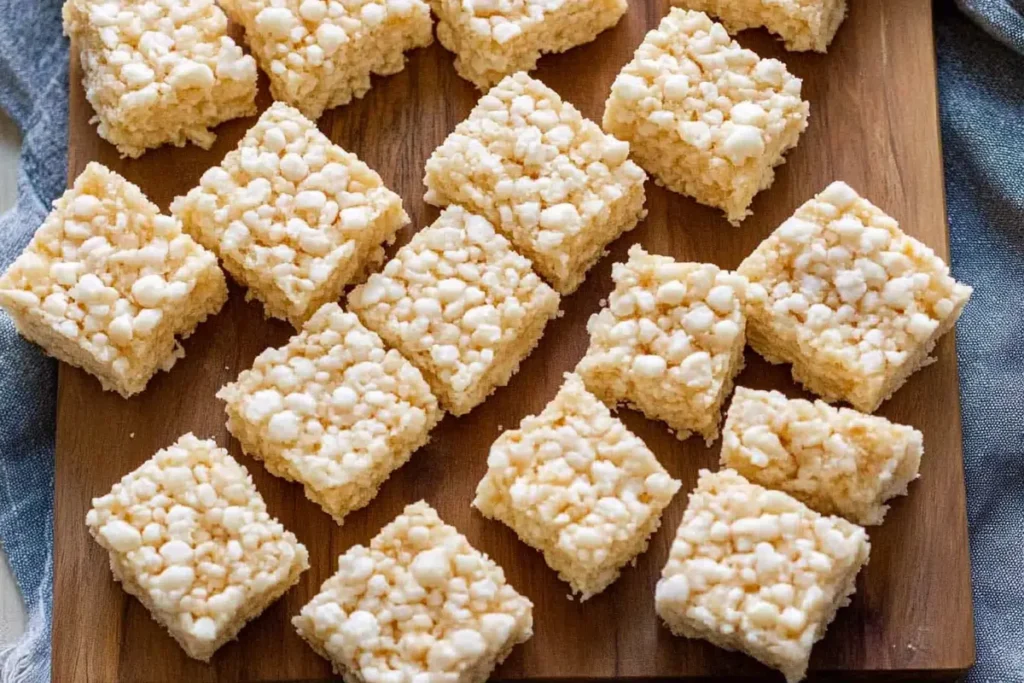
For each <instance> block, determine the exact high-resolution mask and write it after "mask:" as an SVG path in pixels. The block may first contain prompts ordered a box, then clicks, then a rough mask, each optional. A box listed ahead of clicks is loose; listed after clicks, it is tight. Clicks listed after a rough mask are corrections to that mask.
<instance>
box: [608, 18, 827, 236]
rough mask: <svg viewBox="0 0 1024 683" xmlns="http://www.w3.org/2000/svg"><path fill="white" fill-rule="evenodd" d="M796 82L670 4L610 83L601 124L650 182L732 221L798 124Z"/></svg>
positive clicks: (763, 183)
mask: <svg viewBox="0 0 1024 683" xmlns="http://www.w3.org/2000/svg"><path fill="white" fill-rule="evenodd" d="M801 85H802V81H801V80H800V79H799V78H796V77H795V76H793V75H792V74H790V73H789V71H788V70H787V69H786V66H785V65H784V64H783V63H782V62H780V61H779V60H777V59H761V58H760V57H758V56H757V54H756V53H754V52H752V51H751V50H744V49H743V48H742V47H740V45H739V44H738V43H736V41H734V40H732V39H731V38H729V34H728V33H727V32H726V30H725V28H724V27H722V25H721V24H716V23H714V22H712V21H711V20H710V19H708V17H707V15H706V14H703V13H701V12H686V11H683V10H681V9H678V8H676V9H673V10H672V11H671V12H669V14H668V16H666V17H665V18H664V19H663V20H662V21H661V24H660V25H659V26H658V28H657V29H655V30H653V31H651V32H650V33H648V34H647V37H646V38H645V39H644V42H643V43H642V44H641V45H640V47H639V48H637V50H636V54H635V55H634V56H633V61H631V62H630V63H629V64H627V65H626V66H625V67H623V69H622V72H621V73H620V74H619V76H618V78H616V79H615V83H614V84H613V85H612V92H611V95H610V96H609V97H608V101H607V102H606V103H605V110H604V121H603V125H604V129H605V130H606V131H608V132H609V133H611V134H612V135H614V136H615V137H617V138H620V139H622V140H626V141H628V142H629V144H630V149H631V150H632V153H633V158H634V159H636V160H637V161H638V162H639V164H640V165H641V166H643V167H644V168H645V169H646V170H647V172H648V173H650V174H651V175H652V176H654V179H655V181H656V182H657V183H658V184H659V185H664V186H665V187H667V188H668V189H670V190H672V191H673V192H679V193H682V194H685V195H689V196H691V197H693V198H694V199H696V200H697V201H698V202H700V203H701V204H706V205H708V206H712V207H716V208H719V209H721V210H722V211H724V212H725V214H726V218H728V220H729V222H730V223H732V224H733V225H739V223H740V222H741V221H742V220H743V219H744V218H746V217H747V216H749V215H750V203H751V202H752V201H753V200H754V195H756V194H757V193H758V192H760V191H761V190H764V189H767V188H768V187H769V186H770V185H771V184H772V181H773V180H774V179H775V170H774V169H775V167H776V166H778V165H779V164H782V163H784V162H785V159H784V158H783V155H784V154H785V153H786V152H787V151H788V150H789V149H790V148H792V147H795V146H796V144H797V141H798V140H799V139H800V134H801V133H802V132H803V131H804V129H805V128H807V117H808V113H809V107H810V105H808V103H807V102H806V101H804V100H803V99H801V96H800V89H801Z"/></svg>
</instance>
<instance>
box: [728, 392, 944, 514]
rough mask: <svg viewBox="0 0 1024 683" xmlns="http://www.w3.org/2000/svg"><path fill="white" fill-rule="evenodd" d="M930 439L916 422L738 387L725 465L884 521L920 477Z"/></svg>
mask: <svg viewBox="0 0 1024 683" xmlns="http://www.w3.org/2000/svg"><path fill="white" fill-rule="evenodd" d="M922 453H924V439H923V437H922V435H921V432H919V431H917V430H916V429H914V428H913V427H907V426H904V425H899V424H894V423H892V422H889V421H888V420H886V419H885V418H883V417H876V416H873V415H865V414H864V413H859V412H857V411H856V410H850V409H849V408H838V409H837V408H833V407H832V406H830V405H828V404H827V403H824V402H822V401H815V402H814V403H811V402H810V401H804V400H802V399H793V400H790V399H787V398H786V397H785V395H783V394H781V393H779V392H778V391H755V390H753V389H747V388H745V387H737V388H736V395H735V396H734V397H733V399H732V405H731V406H729V412H728V414H727V415H726V418H725V429H724V436H723V438H722V456H721V462H722V466H723V467H729V468H732V469H734V470H736V471H737V472H739V473H740V474H741V475H743V476H744V477H746V478H747V479H749V480H750V481H752V482H754V483H755V484H760V485H762V486H767V487H769V488H773V489H779V490H780V491H785V492H786V493H788V494H790V495H792V496H793V497H794V498H796V499H798V500H800V501H802V502H804V503H806V504H807V505H809V506H810V507H812V508H814V509H815V510H817V511H818V512H821V513H824V514H827V515H842V516H843V517H846V518H847V519H849V520H851V521H853V522H856V523H858V524H865V525H867V524H881V523H882V518H883V517H885V513H886V511H887V510H888V509H889V506H888V505H886V504H885V501H887V500H888V499H890V498H892V497H893V496H902V495H906V493H907V487H908V486H909V485H910V482H912V481H913V480H914V479H917V477H918V472H917V471H918V468H919V467H920V465H921V455H922Z"/></svg>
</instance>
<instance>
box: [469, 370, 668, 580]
mask: <svg viewBox="0 0 1024 683" xmlns="http://www.w3.org/2000/svg"><path fill="white" fill-rule="evenodd" d="M680 486H681V484H680V482H679V481H677V480H675V479H673V478H672V477H671V476H669V474H668V472H666V471H665V468H663V467H662V466H661V464H660V463H659V462H658V460H657V458H655V457H654V454H653V453H652V452H651V451H650V449H648V448H647V446H646V445H645V444H644V442H643V441H641V440H640V437H638V436H636V435H635V434H633V433H632V432H630V431H629V429H627V428H626V425H624V424H622V422H621V421H620V420H619V419H618V418H616V417H614V416H613V415H612V414H611V412H610V411H609V410H608V407H607V406H605V405H604V404H603V403H601V401H599V400H598V399H597V398H596V397H595V396H594V395H592V394H591V393H589V392H588V391H587V390H586V388H584V386H583V381H582V380H580V378H579V377H577V376H576V375H573V374H567V375H566V377H565V384H563V385H562V388H561V389H560V390H559V392H558V395H557V396H555V398H554V399H553V400H552V401H551V402H550V403H548V405H547V407H545V408H544V410H543V412H541V414H540V415H530V416H528V417H526V418H525V419H523V421H522V423H520V425H519V429H513V430H509V431H506V432H504V433H503V434H502V435H501V436H500V437H498V440H497V441H495V442H494V445H493V446H491V452H490V455H489V456H488V458H487V474H486V475H484V478H483V479H482V480H481V481H480V484H479V485H478V486H477V489H476V499H475V500H474V501H473V506H474V507H475V508H477V509H478V510H480V512H482V513H483V515H484V516H485V517H489V518H491V519H496V520H498V521H501V522H504V523H505V524H507V525H508V526H509V527H510V528H511V529H512V530H513V531H515V532H516V533H517V534H518V535H519V538H521V539H522V540H523V542H524V543H526V544H528V545H530V546H532V547H534V548H536V549H537V550H540V551H541V552H542V553H544V559H545V560H546V561H547V563H548V566H550V567H551V568H552V569H554V570H555V571H557V572H558V576H559V578H560V579H562V580H563V581H566V582H567V583H568V584H569V585H570V586H571V588H572V590H573V592H574V593H580V594H581V596H580V599H581V600H586V599H588V598H590V597H592V596H594V595H596V594H598V593H600V592H601V591H603V590H604V589H605V588H607V587H608V586H609V585H610V584H611V583H612V582H614V581H615V579H617V578H618V577H619V572H620V571H621V569H622V568H623V567H624V566H625V565H626V564H628V563H630V562H633V561H635V560H636V558H637V556H638V555H640V554H641V553H642V552H644V550H646V549H647V543H648V541H649V539H650V537H651V534H653V533H654V532H655V531H657V530H658V527H659V526H661V513H662V511H663V510H664V509H665V507H666V506H667V505H668V504H669V503H670V502H671V501H672V496H674V495H675V493H676V491H678V490H679V487H680Z"/></svg>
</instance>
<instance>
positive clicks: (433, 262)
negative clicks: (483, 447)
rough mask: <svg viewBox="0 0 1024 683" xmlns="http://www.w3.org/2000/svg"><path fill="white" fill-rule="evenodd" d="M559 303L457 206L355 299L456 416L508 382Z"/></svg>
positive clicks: (352, 305) (488, 229)
mask: <svg viewBox="0 0 1024 683" xmlns="http://www.w3.org/2000/svg"><path fill="white" fill-rule="evenodd" d="M558 302H559V297H558V294H557V293H556V292H555V291H554V290H553V289H551V288H550V287H548V286H547V285H546V284H544V282H543V281H542V280H541V279H540V277H539V276H538V275H537V274H536V273H534V272H533V269H532V267H531V265H530V260H529V259H527V258H526V257H524V256H521V255H519V254H517V253H516V252H515V251H513V250H512V248H511V246H510V245H509V243H508V240H506V239H505V238H504V237H502V236H501V235H499V234H498V233H497V232H495V230H494V226H492V225H491V224H490V223H489V222H487V220H486V219H485V218H482V217H481V216H475V215H473V214H471V213H469V212H467V211H465V210H463V209H462V208H460V207H457V206H452V207H449V208H447V209H445V210H444V211H442V212H441V216H440V217H439V218H438V219H437V220H436V221H435V222H434V223H433V225H431V226H429V227H427V228H424V229H423V230H421V231H420V232H418V233H417V234H416V235H415V236H414V237H413V238H412V241H411V242H409V244H407V245H405V246H404V247H402V248H401V249H399V250H398V253H397V254H395V257H394V258H393V259H391V261H389V262H388V264H387V265H386V266H384V270H383V271H382V272H380V273H375V274H373V275H371V276H370V278H369V280H367V281H366V283H365V284H363V285H360V286H359V287H357V288H356V289H355V290H353V291H352V293H351V294H349V297H348V307H349V310H351V311H352V312H353V313H355V314H356V315H358V316H359V318H360V320H362V321H363V324H364V325H366V326H367V327H368V328H370V329H371V330H373V331H374V332H376V333H377V334H379V335H380V336H381V338H382V339H383V340H384V343H385V344H387V345H388V346H391V347H393V348H396V349H398V350H399V351H401V352H402V355H404V356H405V357H406V358H408V359H409V360H410V361H411V362H412V363H413V365H415V366H416V367H418V368H419V369H420V371H421V372H423V376H424V377H425V378H426V380H427V382H428V383H429V384H430V387H431V389H432V391H433V392H434V395H435V396H437V398H438V400H439V401H440V402H441V405H442V406H443V407H444V408H445V409H446V410H448V411H449V412H451V413H453V414H455V415H464V414H465V413H468V412H469V411H470V410H472V409H473V408H474V407H476V406H477V405H479V404H480V403H482V402H483V401H484V400H485V399H486V398H487V397H488V396H489V395H490V394H491V393H492V392H494V390H495V389H497V388H498V387H501V386H504V385H505V384H507V383H508V381H509V379H510V378H511V377H512V375H513V374H515V372H516V371H517V370H518V369H519V363H520V362H521V361H522V360H523V359H524V358H526V356H528V355H529V354H530V351H532V350H533V348H534V347H535V346H536V345H537V343H538V342H539V341H540V338H541V336H542V335H543V334H544V327H545V326H546V325H547V322H548V320H550V319H551V318H553V317H555V316H556V315H557V314H558Z"/></svg>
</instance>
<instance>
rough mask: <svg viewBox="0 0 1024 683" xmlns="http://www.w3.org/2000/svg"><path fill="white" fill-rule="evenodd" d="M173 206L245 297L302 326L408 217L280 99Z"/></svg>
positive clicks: (374, 260)
mask: <svg viewBox="0 0 1024 683" xmlns="http://www.w3.org/2000/svg"><path fill="white" fill-rule="evenodd" d="M171 212H172V213H173V214H174V215H175V216H177V217H178V218H180V219H181V221H182V223H183V224H184V225H185V229H186V230H187V231H188V232H189V233H191V234H192V236H193V237H195V239H196V240H197V241H199V242H200V243H201V244H203V245H204V246H206V247H207V248H208V249H211V250H213V251H214V252H215V253H216V254H217V255H218V256H220V258H221V261H222V262H223V263H224V268H225V269H226V270H227V271H228V272H229V273H231V275H232V277H234V278H235V279H236V280H238V281H239V282H240V283H242V284H243V285H245V287H246V288H247V289H248V291H247V292H246V296H247V298H256V299H258V300H259V301H261V302H262V303H263V307H264V310H265V311H266V313H267V315H269V316H272V317H275V318H281V319H283V320H287V321H289V322H291V324H292V325H294V326H295V327H296V329H298V328H300V327H302V323H304V322H305V321H306V320H308V319H309V317H310V316H311V315H313V313H315V312H316V311H317V309H319V308H320V307H321V306H322V305H323V304H325V303H328V302H330V301H336V300H337V299H338V297H339V296H341V292H342V290H343V289H344V288H345V285H348V284H350V283H352V282H354V281H356V280H358V279H360V278H363V277H365V276H366V275H367V274H368V273H369V272H370V271H371V270H374V269H376V268H377V267H379V266H380V264H381V263H382V262H383V260H384V249H383V245H384V244H390V243H391V242H393V241H394V240H395V234H396V233H397V232H398V230H400V229H401V228H402V227H403V226H404V225H406V224H408V223H409V216H408V215H407V214H406V213H405V210H404V209H403V208H402V199H401V197H399V196H398V195H397V194H395V193H394V192H392V191H391V190H389V189H388V188H386V187H384V183H383V181H382V180H381V178H380V176H379V175H377V173H375V172H374V171H373V169H371V168H370V167H369V166H367V165H366V164H364V163H363V162H362V161H360V160H359V158H358V157H356V155H355V154H352V153H350V152H346V151H345V150H344V149H342V148H341V147H339V146H337V145H335V144H334V143H332V142H331V141H330V140H329V139H328V138H327V136H325V135H324V134H323V133H321V132H320V131H319V130H317V127H316V125H314V124H313V122H312V121H310V120H309V119H307V118H306V117H304V116H303V115H302V114H300V113H299V112H298V111H297V110H295V109H293V108H292V107H289V106H288V105H286V104H282V103H280V102H277V103H275V104H273V105H271V107H270V108H269V109H267V110H266V111H265V112H263V115H262V116H261V117H260V119H259V121H258V122H257V123H256V125H255V126H254V127H253V128H252V129H250V130H249V132H248V133H246V134H245V137H243V138H242V140H241V142H239V143H238V148H237V149H235V150H234V151H232V152H230V153H229V154H228V155H227V156H226V157H224V161H222V162H221V165H220V166H215V167H214V168H211V169H209V170H208V171H206V173H204V174H203V177H202V179H201V180H200V181H199V186H198V187H195V188H193V189H192V191H190V192H189V193H188V194H187V195H185V196H184V197H178V198H177V199H175V200H174V202H173V203H172V204H171Z"/></svg>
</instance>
